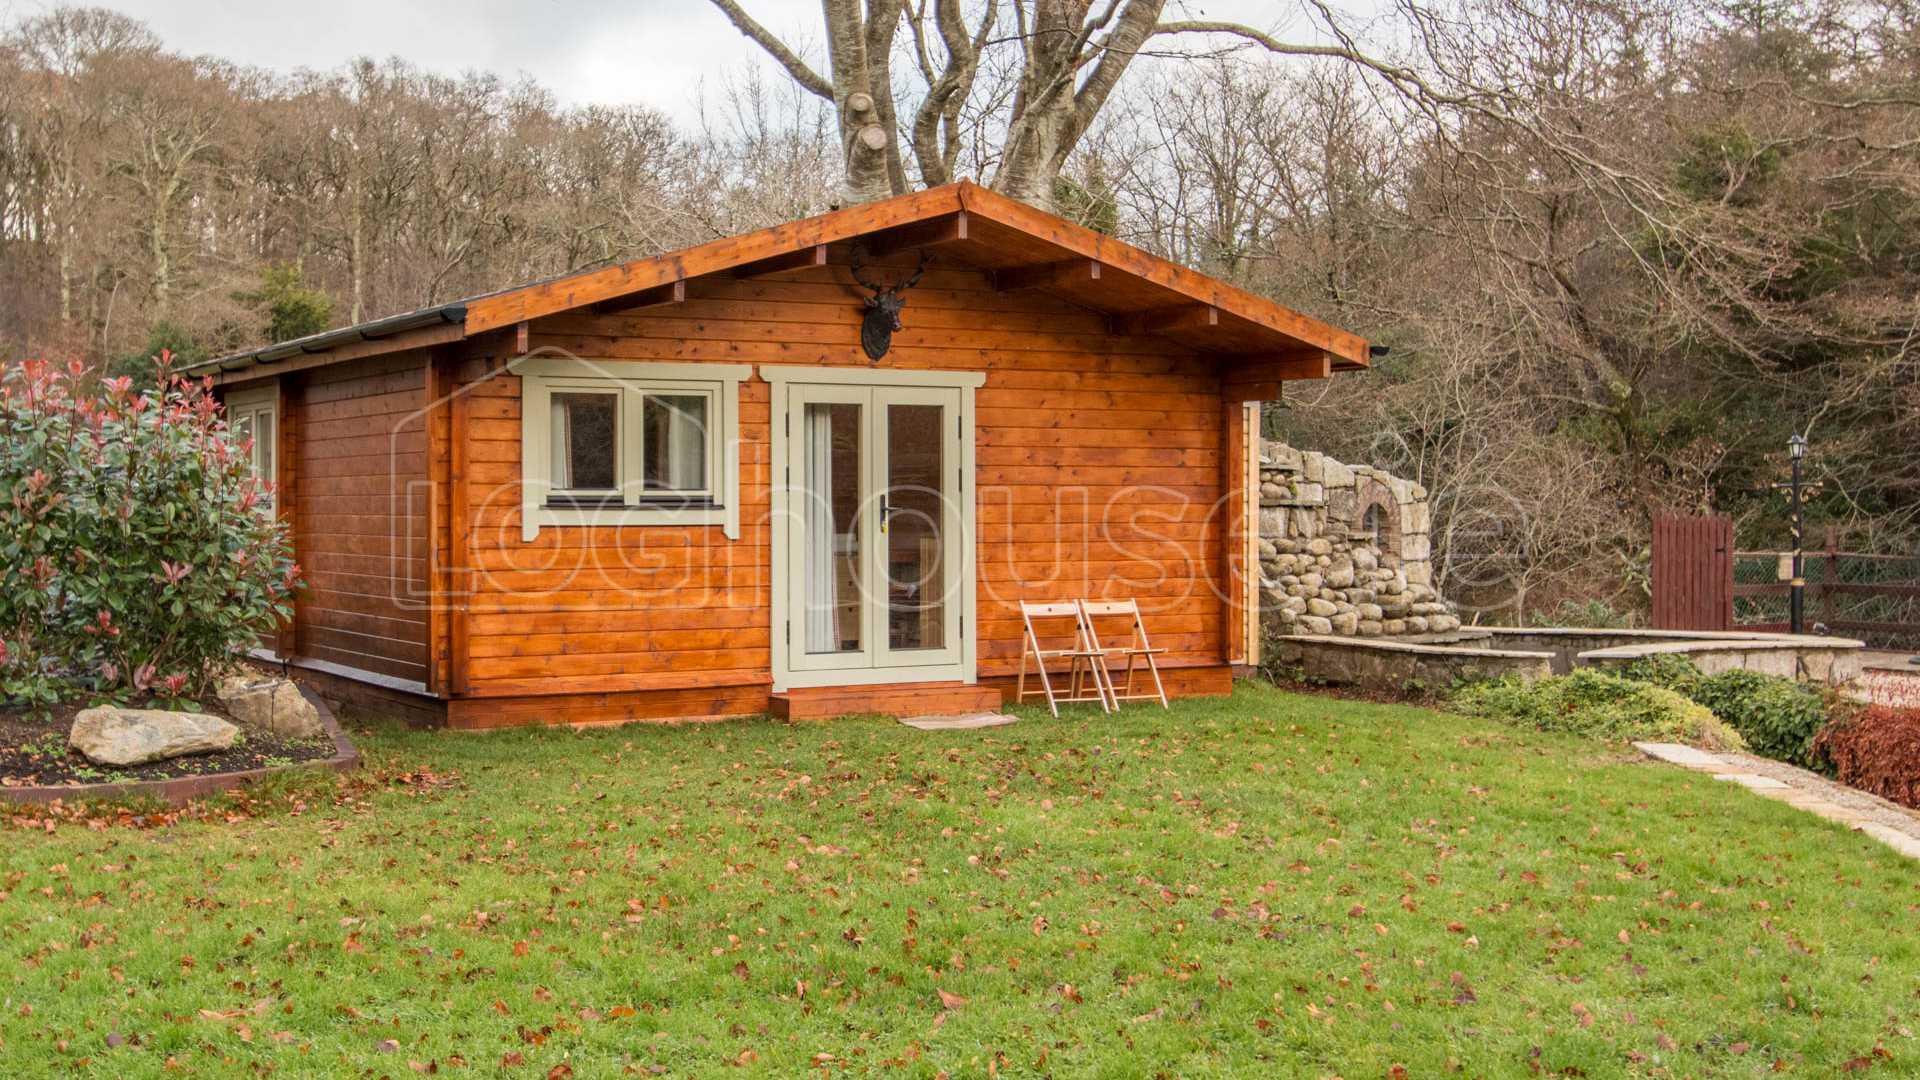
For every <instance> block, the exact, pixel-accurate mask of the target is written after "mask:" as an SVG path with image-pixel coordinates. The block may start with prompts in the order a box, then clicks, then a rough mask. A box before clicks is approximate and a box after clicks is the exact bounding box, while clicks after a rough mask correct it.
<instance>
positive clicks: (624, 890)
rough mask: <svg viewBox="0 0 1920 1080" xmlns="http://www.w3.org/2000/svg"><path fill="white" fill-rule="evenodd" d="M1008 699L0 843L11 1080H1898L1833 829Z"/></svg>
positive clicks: (1883, 928)
mask: <svg viewBox="0 0 1920 1080" xmlns="http://www.w3.org/2000/svg"><path fill="white" fill-rule="evenodd" d="M1025 715H1026V719H1025V721H1024V722H1022V723H1020V724H1018V725H1016V726H1013V727H1008V728H1001V729H994V730H988V731H980V732H954V733H924V732H918V731H913V730H910V729H907V728H904V727H900V726H898V725H895V724H892V723H889V722H883V721H880V720H843V721H837V722H833V723H827V724H808V725H802V726H797V727H788V726H781V725H776V724H773V723H771V722H768V721H742V722H737V723H728V724H723V725H717V726H709V727H699V728H680V729H666V728H647V727H630V728H623V729H602V730H596V731H591V732H587V733H574V732H566V731H537V732H508V733H499V734H490V735H447V734H435V733H408V732H404V731H400V730H397V729H394V728H391V727H386V726H376V727H375V728H374V729H372V730H363V731H361V732H359V734H358V738H359V742H360V745H361V746H362V748H363V749H364V750H365V751H366V752H367V754H368V757H369V759H370V761H371V763H372V770H373V773H374V775H375V776H376V777H377V778H378V782H376V783H370V784H369V783H364V782H363V783H359V784H355V785H351V786H349V788H347V789H346V790H345V792H344V793H343V794H339V795H331V794H330V795H328V796H326V797H324V798H319V799H315V800H313V801H311V802H310V804H309V805H307V806H306V808H305V809H304V810H301V811H298V812H291V811H287V810H281V811H279V812H275V813H268V814H263V815H261V816H257V817H241V818H238V819H236V820H233V821H225V822H223V821H220V820H218V819H217V818H215V817H211V816H209V817H207V818H206V819H203V820H193V821H185V822H181V823H178V824H175V825H172V826H168V827H164V828H154V829H144V830H141V829H132V828H122V827H112V828H104V829H100V828H89V827H86V826H84V825H75V824H63V825H60V826H58V827H57V828H55V829H54V830H53V831H51V832H49V831H45V830H44V829H43V828H38V827H35V828H24V827H14V828H10V829H9V830H8V832H7V835H6V837H5V847H4V849H3V851H4V853H3V854H0V868H3V869H4V875H0V890H3V891H0V929H3V930H4V945H0V949H3V950H4V952H3V954H0V955H3V956H4V960H3V961H0V1040H3V1041H0V1076H8V1077H13V1076H22V1077H24V1076H40V1075H62V1074H79V1075H86V1076H97V1077H122V1076H125V1077H137V1076H163V1075H164V1076H177V1075H198V1076H243V1075H256V1074H263V1073H265V1072H268V1071H271V1072H272V1073H273V1074H274V1075H276V1076H307V1075H314V1076H322V1075H324V1076H366V1077H378V1076H393V1077H399V1076H406V1075H411V1074H412V1073H413V1071H414V1070H420V1071H426V1070H428V1069H429V1068H430V1067H432V1066H435V1065H437V1067H438V1069H439V1070H440V1072H442V1073H449V1074H451V1075H497V1074H500V1073H501V1072H502V1071H503V1067H504V1072H505V1074H507V1075H524V1076H533V1077H544V1076H548V1075H549V1074H552V1073H556V1072H557V1074H558V1075H561V1076H566V1075H573V1076H577V1077H598V1076H610V1075H619V1074H621V1072H622V1070H623V1067H626V1066H631V1067H632V1070H631V1071H632V1072H634V1073H636V1074H639V1075H650V1074H665V1075H672V1076H682V1075H703V1076H711V1075H728V1076H731V1075H794V1074H800V1073H802V1072H804V1071H806V1070H809V1069H816V1068H817V1069H822V1070H825V1071H830V1072H852V1073H886V1074H899V1075H905V1076H924V1077H933V1076H937V1075H940V1074H941V1073H943V1072H944V1073H946V1074H948V1075H951V1076H952V1077H955V1078H959V1077H976V1076H985V1075H991V1074H994V1073H997V1074H998V1075H1001V1076H1040V1075H1050V1076H1059V1077H1066V1076H1127V1077H1133V1076H1154V1075H1167V1076H1294V1075H1299V1076H1323V1075H1334V1074H1341V1075H1344V1076H1346V1077H1349V1078H1353V1077H1381V1076H1388V1075H1399V1074H1398V1073H1394V1072H1392V1069H1393V1066H1395V1065H1396V1064H1404V1065H1405V1067H1406V1073H1407V1074H1408V1075H1411V1076H1415V1077H1422V1076H1438V1075H1451V1074H1452V1073H1454V1072H1458V1073H1459V1074H1461V1075H1468V1076H1474V1075H1481V1076H1522V1075H1528V1074H1530V1073H1533V1072H1534V1071H1535V1070H1536V1069H1537V1071H1538V1072H1539V1073H1540V1074H1545V1075H1571V1076H1579V1075H1586V1076H1614V1075H1622V1074H1628V1075H1632V1074H1643V1075H1674V1076H1706V1075H1716V1076H1750V1075H1751V1076H1758V1075H1761V1074H1768V1073H1770V1072H1772V1071H1774V1070H1776V1069H1779V1068H1784V1069H1786V1070H1787V1071H1790V1072H1793V1073H1796V1074H1799V1075H1827V1074H1830V1073H1833V1072H1835V1071H1837V1070H1839V1069H1841V1068H1842V1067H1844V1066H1847V1064H1848V1063H1850V1062H1851V1063H1853V1065H1852V1067H1853V1068H1860V1067H1862V1066H1866V1067H1868V1068H1869V1072H1870V1074H1872V1075H1912V1074H1914V1072H1915V1071H1916V1070H1920V1045H1916V1043H1915V1041H1914V1031H1915V1030H1916V1029H1920V866H1916V865H1915V864H1913V863H1910V862H1907V861H1906V860H1903V859H1901V858H1900V857H1899V856H1897V855H1895V854H1894V853H1892V852H1891V851H1889V850H1887V849H1886V848H1884V847H1882V846H1880V845H1879V844H1877V843H1875V842H1873V841H1872V840H1869V839H1867V838H1865V837H1861V836H1857V835H1854V834H1851V833H1849V832H1847V831H1846V830H1844V829H1841V828H1838V827H1836V826H1833V825H1829V824H1825V823H1823V822H1820V821H1818V820H1815V819H1814V818H1812V817H1811V816H1809V815H1805V814H1802V813H1799V812H1798V811H1795V810H1792V809H1790V808H1788V807H1786V806H1783V805H1781V804H1778V803H1774V802H1769V801H1766V800H1763V799H1760V798H1757V797H1754V796H1752V795H1749V794H1748V793H1746V792H1744V791H1741V790H1738V789H1735V788H1733V787H1731V786H1730V785H1726V784H1722V783H1717V782H1715V781H1713V780H1711V779H1709V778H1707V777H1704V776H1699V775H1695V774H1691V773H1686V772H1682V771H1681V770H1678V769H1671V768H1664V767H1657V766H1653V765H1648V764H1642V763H1640V762H1638V761H1635V760H1632V758H1631V757H1630V756H1629V755H1627V754H1623V753H1621V752H1619V751H1617V750H1610V749H1605V748H1601V747H1597V746H1595V745H1592V744H1585V743H1580V742H1576V741H1573V740H1570V739H1561V738H1551V737H1542V736H1536V735H1522V734H1517V733H1514V732H1510V731H1506V730H1503V729H1498V728H1494V727H1490V726H1488V725H1487V724H1486V723H1484V722H1481V721H1474V720H1465V719H1461V718H1458V717H1453V716H1445V715H1440V714H1436V713H1432V712H1427V711H1423V710H1421V709H1417V708H1411V707H1397V706H1379V705H1368V704H1360V703H1353V702H1343V701H1336V700H1331V699H1325V698H1318V697H1302V696H1296V695H1291V694H1286V693H1281V692H1278V691H1275V690H1271V689H1268V688H1264V687H1257V686H1245V687H1242V688H1241V690H1240V691H1239V692H1238V693H1237V694H1236V695H1235V696H1234V697H1233V698H1232V699H1230V700H1216V701H1204V702H1187V703H1182V704H1180V705H1178V707H1176V708H1175V709H1174V710H1173V711H1172V712H1171V713H1162V712H1161V711H1159V710H1158V709H1145V708H1140V709H1129V710H1128V712H1127V713H1126V714H1125V715H1124V716H1122V717H1118V718H1106V717H1102V716H1100V715H1099V714H1098V713H1093V714H1086V713H1078V714H1074V715H1072V716H1070V717H1067V718H1063V719H1060V720H1052V719H1048V718H1046V717H1045V716H1044V715H1036V714H1033V713H1027V714H1025ZM423 767H424V768H426V769H430V770H432V771H434V772H437V773H440V774H442V775H443V776H444V775H449V774H451V775H452V776H453V777H457V779H454V780H452V781H451V782H448V783H444V784H439V785H434V784H423V783H417V782H415V783H408V782H405V781H404V780H403V779H401V778H400V777H399V776H398V774H400V773H402V772H405V771H407V770H412V769H417V768H423ZM169 1062H171V1063H172V1067H171V1068H169ZM410 1066H411V1068H410ZM562 1066H565V1067H570V1068H571V1070H572V1072H571V1074H569V1073H568V1072H567V1071H566V1068H563V1067H562ZM1449 1070H1451V1071H1449Z"/></svg>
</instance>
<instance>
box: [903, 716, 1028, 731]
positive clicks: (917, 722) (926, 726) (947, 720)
mask: <svg viewBox="0 0 1920 1080" xmlns="http://www.w3.org/2000/svg"><path fill="white" fill-rule="evenodd" d="M1019 719H1020V718H1019V717H1017V716H1007V715H1006V714H1004V713H967V714H965V715H962V716H903V717H901V718H900V722H901V723H903V724H905V725H907V726H908V727H910V728H919V729H920V730H921V731H971V730H972V729H974V728H987V727H1001V726H1003V725H1006V724H1012V723H1017V722H1018V721H1019Z"/></svg>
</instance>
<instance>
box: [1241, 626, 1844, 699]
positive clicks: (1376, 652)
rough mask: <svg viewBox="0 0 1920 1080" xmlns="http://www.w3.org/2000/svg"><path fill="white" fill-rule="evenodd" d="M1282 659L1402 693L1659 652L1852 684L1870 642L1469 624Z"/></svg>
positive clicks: (1281, 643)
mask: <svg viewBox="0 0 1920 1080" xmlns="http://www.w3.org/2000/svg"><path fill="white" fill-rule="evenodd" d="M1273 647H1274V649H1275V650H1276V653H1275V659H1277V660H1278V661H1279V662H1280V664H1281V665H1283V666H1285V667H1290V668H1295V669H1298V670H1299V671H1300V673H1301V674H1302V675H1303V676H1304V677H1306V678H1308V679H1312V680H1315V681H1319V682H1327V683H1333V684H1335V685H1350V686H1359V687H1362V688H1364V689H1369V690H1383V691H1389V692H1397V691H1400V690H1403V689H1404V688H1405V687H1406V686H1407V684H1408V683H1409V681H1415V682H1418V683H1420V684H1424V685H1426V686H1428V687H1438V686H1446V685H1450V684H1451V683H1453V682H1456V681H1459V680H1464V679H1479V678H1498V677H1501V676H1506V675H1519V676H1521V677H1523V678H1536V677H1539V676H1543V675H1564V674H1566V673H1568V672H1570V671H1572V670H1573V669H1574V668H1576V667H1599V668H1606V667H1621V666H1625V665H1627V664H1630V663H1632V662H1634V661H1636V660H1642V659H1645V658H1647V657H1650V656H1657V655H1663V654H1674V655H1681V656H1685V657H1686V658H1687V659H1688V660H1691V661H1692V662H1693V663H1694V666H1696V667H1698V668H1699V669H1700V670H1701V671H1703V672H1705V673H1707V674H1709V675H1715V674H1718V673H1720V672H1722V671H1731V670H1736V669H1738V670H1744V671H1754V672H1759V673H1761V674H1764V675H1779V676H1782V677H1785V678H1791V679H1798V680H1800V681H1801V682H1809V683H1817V684H1821V685H1826V686H1833V687H1836V688H1842V687H1847V686H1849V685H1850V684H1852V683H1853V682H1854V680H1856V679H1857V678H1858V677H1859V676H1860V674H1861V661H1862V650H1863V649H1864V646H1863V645H1862V644H1861V643H1860V642H1858V641H1854V640H1852V639H1849V638H1832V637H1815V636H1813V635H1809V634H1800V635H1795V634H1741V633H1711V632H1699V633H1691V632H1686V631H1679V630H1605V629H1589V628H1581V627H1567V628H1546V629H1531V628H1525V627H1505V626H1494V627H1470V628H1467V629H1463V630H1461V631H1459V632H1457V633H1455V634H1450V635H1443V636H1436V639H1435V640H1431V641H1418V640H1400V641H1392V640H1382V639H1378V638H1371V639H1369V638H1358V637H1342V636H1339V635H1333V636H1321V635H1317V634H1295V635H1291V636H1287V637H1281V638H1278V639H1276V640H1275V641H1274V643H1273Z"/></svg>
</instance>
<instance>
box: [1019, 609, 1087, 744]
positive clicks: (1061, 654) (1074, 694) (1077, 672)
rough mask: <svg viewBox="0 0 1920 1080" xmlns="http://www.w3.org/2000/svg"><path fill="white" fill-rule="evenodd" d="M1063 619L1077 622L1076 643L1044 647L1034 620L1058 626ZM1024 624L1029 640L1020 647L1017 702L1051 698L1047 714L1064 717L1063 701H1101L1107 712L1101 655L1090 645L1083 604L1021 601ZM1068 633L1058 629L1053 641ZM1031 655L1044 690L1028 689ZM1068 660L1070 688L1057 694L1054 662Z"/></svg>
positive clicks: (1074, 639)
mask: <svg viewBox="0 0 1920 1080" xmlns="http://www.w3.org/2000/svg"><path fill="white" fill-rule="evenodd" d="M1062 619H1067V620H1071V621H1072V623H1073V644H1072V645H1071V646H1070V647H1067V648H1043V647H1042V646H1041V644H1040V632H1039V631H1038V630H1037V629H1036V628H1035V627H1034V621H1035V620H1039V621H1040V622H1041V623H1042V624H1049V625H1050V624H1054V623H1057V622H1059V621H1060V620H1062ZM1020 621H1021V622H1023V623H1025V624H1026V638H1025V640H1024V641H1023V642H1022V643H1021V646H1020V680H1019V682H1018V683H1016V684H1015V686H1014V701H1016V702H1023V701H1025V700H1027V698H1029V697H1037V696H1040V695H1042V694H1044V695H1045V696H1046V699H1047V711H1048V712H1050V713H1052V714H1053V715H1055V716H1059V715H1060V707H1059V704H1058V703H1059V702H1062V701H1068V702H1072V701H1097V702H1099V703H1100V711H1101V712H1107V711H1109V710H1108V708H1107V688H1106V686H1105V685H1104V684H1103V683H1102V681H1101V677H1100V668H1099V666H1098V665H1099V662H1100V654H1099V652H1098V650H1096V649H1094V648H1092V647H1091V646H1089V644H1088V642H1087V624H1086V621H1085V620H1084V619H1083V618H1082V617H1081V614H1080V605H1079V604H1077V603H1074V602H1072V601H1065V600H1063V601H1061V602H1059V603H1055V604H1032V603H1028V602H1027V601H1025V600H1022V601H1020ZM1065 635H1066V631H1064V630H1058V631H1055V632H1054V633H1052V634H1050V635H1049V637H1048V640H1049V641H1050V642H1052V641H1057V640H1059V639H1061V638H1064V637H1065ZM1029 656H1031V657H1033V660H1034V665H1035V667H1036V668H1038V670H1039V675H1040V689H1039V690H1037V691H1030V690H1028V689H1027V658H1028V657H1029ZM1058 660H1066V661H1067V662H1068V663H1067V678H1068V679H1069V680H1070V682H1069V684H1068V688H1067V689H1066V690H1064V691H1062V692H1060V693H1055V692H1054V688H1053V678H1052V676H1050V675H1048V674H1047V664H1048V663H1049V662H1050V661H1058Z"/></svg>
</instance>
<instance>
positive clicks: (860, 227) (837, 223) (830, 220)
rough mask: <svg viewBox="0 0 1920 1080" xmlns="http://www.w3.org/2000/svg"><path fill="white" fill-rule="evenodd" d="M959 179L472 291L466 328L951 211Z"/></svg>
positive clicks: (478, 329) (480, 328) (477, 329)
mask: <svg viewBox="0 0 1920 1080" xmlns="http://www.w3.org/2000/svg"><path fill="white" fill-rule="evenodd" d="M961 209H962V207H961V205H960V185H955V184H949V185H947V186H945V187H937V188H933V189H930V190H927V191H918V192H914V193H913V194H911V195H902V196H900V197H899V198H895V199H887V200H884V201H882V202H877V203H863V204H861V205H859V206H850V207H847V208H846V209H844V210H835V211H832V212H830V213H826V214H821V215H819V216H817V217H810V218H805V219H803V220H800V221H790V222H788V223H786V224H784V225H775V226H773V227H772V228H767V229H761V230H759V231H758V232H751V233H747V234H745V235H743V236H731V237H727V238H725V239H721V240H713V241H709V242H708V243H705V244H700V245H698V246H695V247H691V248H687V249H686V250H684V251H680V252H676V253H674V254H672V255H661V256H657V257H655V258H651V259H636V260H634V261H632V262H627V263H621V264H620V265H618V266H609V267H605V268H603V269H600V270H591V271H588V272H586V273H581V274H574V275H571V276H569V277H564V278H560V279H558V280H556V281H549V282H545V283H542V284H539V285H529V286H525V287H523V288H519V289H510V290H508V291H506V292H503V293H497V294H495V295H493V296H484V297H479V298H477V299H475V300H473V301H471V302H470V303H469V304H468V305H467V333H468V334H478V333H482V332H485V331H487V330H494V329H498V328H499V327H502V326H506V325H509V324H511V323H516V322H519V321H520V320H522V319H531V318H538V317H539V316H541V315H551V314H553V313H554V312H557V311H567V310H570V309H572V308H577V307H585V306H587V305H589V304H596V303H599V302H600V301H602V300H611V299H614V298H616V297H620V296H626V295H629V294H631V293H636V292H641V291H643V290H645V289H651V288H655V287H658V286H660V285H665V284H667V283H669V282H671V281H673V280H675V279H676V278H696V277H700V276H702V275H705V274H715V273H720V272H722V271H726V270H731V269H732V268H734V267H736V266H740V265H743V264H746V263H751V262H756V261H758V260H760V259H766V258H771V257H773V256H775V255H783V254H786V253H787V252H790V251H797V250H799V249H801V248H806V247H811V246H814V245H819V244H832V243H837V242H840V241H843V240H850V239H852V238H854V237H856V236H864V235H866V234H868V233H871V232H877V231H879V230H881V229H887V228H892V227H894V226H896V225H906V224H911V223H913V222H917V221H922V220H925V219H926V218H930V217H936V216H939V215H941V214H953V213H958V212H959V211H960V210H961Z"/></svg>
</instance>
